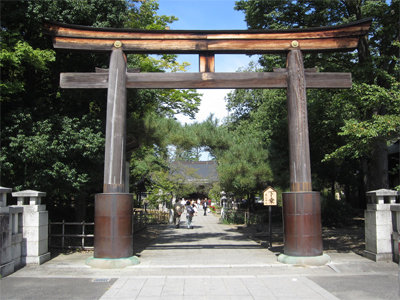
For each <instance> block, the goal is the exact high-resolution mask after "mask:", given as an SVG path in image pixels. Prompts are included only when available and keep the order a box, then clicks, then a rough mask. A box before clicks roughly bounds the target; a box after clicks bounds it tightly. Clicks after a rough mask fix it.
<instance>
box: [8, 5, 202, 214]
mask: <svg viewBox="0 0 400 300" xmlns="http://www.w3.org/2000/svg"><path fill="white" fill-rule="evenodd" d="M0 5H1V41H0V42H1V52H0V55H1V56H0V63H1V78H2V81H1V89H2V94H1V125H0V126H1V154H0V159H1V177H0V178H1V185H3V186H9V187H12V188H13V189H15V190H19V189H28V188H29V189H38V190H42V191H46V192H47V197H46V198H45V201H47V205H48V208H49V210H50V211H57V212H58V213H60V215H59V216H56V215H55V216H54V217H52V219H54V218H56V217H60V218H62V217H65V218H73V216H74V215H75V216H76V219H77V220H82V219H83V218H84V216H85V214H86V212H85V210H86V207H87V206H88V205H92V204H93V199H94V197H93V194H94V193H96V192H99V191H101V189H102V175H101V174H103V168H104V166H103V159H102V156H103V155H104V131H105V125H104V124H105V116H106V114H105V112H106V101H105V99H106V97H107V96H106V95H107V94H106V91H105V90H76V89H74V90H63V89H60V88H59V74H60V72H93V71H94V69H95V67H102V68H108V65H109V54H94V53H68V52H61V51H54V50H52V43H51V39H50V37H47V36H44V35H43V33H42V26H43V25H42V22H43V20H52V21H58V22H64V23H69V24H76V25H85V26H94V27H115V28H123V27H126V26H128V27H129V26H137V27H136V28H148V27H151V26H153V25H154V24H155V25H154V26H156V27H157V28H156V29H161V28H165V26H166V25H167V24H168V23H169V22H172V21H173V20H175V18H174V17H168V16H158V15H157V13H156V12H155V11H154V10H155V9H157V8H158V6H157V3H156V1H146V2H144V3H143V2H142V1H108V0H96V1H91V0H84V1H81V0H64V1H55V0H44V1H2V2H1V3H0ZM144 14H151V16H152V17H151V18H147V17H144V16H143V17H142V15H144ZM138 16H140V17H138ZM133 19H135V20H137V23H135V24H130V20H133ZM128 63H129V66H130V67H140V68H141V69H143V70H144V71H157V72H165V71H166V70H182V69H183V68H184V65H181V64H178V63H177V62H176V57H174V56H171V55H169V56H165V57H159V58H150V57H148V56H144V55H129V56H128ZM199 101H200V99H199V94H197V93H196V92H195V91H193V90H190V91H180V90H165V91H159V90H132V91H129V93H128V117H129V120H128V122H129V124H130V125H131V126H129V130H128V131H129V132H128V133H129V134H130V135H131V136H132V137H133V138H134V139H135V140H136V141H137V144H138V145H140V144H145V142H146V140H152V139H153V140H154V139H156V137H151V136H145V133H146V131H143V128H145V126H144V124H143V121H142V120H143V119H144V117H145V116H147V115H148V114H150V113H152V112H156V114H157V115H158V116H173V115H174V114H175V113H179V112H182V113H184V114H187V115H191V116H193V115H194V113H195V112H196V110H197V109H198V108H197V107H198V105H199ZM148 133H149V134H153V132H151V131H150V132H148ZM71 208H72V209H75V211H73V210H72V211H71ZM61 212H65V213H64V216H61Z"/></svg>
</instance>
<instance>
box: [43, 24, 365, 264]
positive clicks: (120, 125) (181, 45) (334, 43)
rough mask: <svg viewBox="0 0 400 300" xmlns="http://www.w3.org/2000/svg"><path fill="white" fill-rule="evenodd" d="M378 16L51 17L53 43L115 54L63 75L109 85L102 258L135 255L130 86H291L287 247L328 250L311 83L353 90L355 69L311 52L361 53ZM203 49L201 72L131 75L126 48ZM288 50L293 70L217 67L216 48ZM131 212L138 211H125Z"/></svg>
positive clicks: (99, 236) (76, 84)
mask: <svg viewBox="0 0 400 300" xmlns="http://www.w3.org/2000/svg"><path fill="white" fill-rule="evenodd" d="M371 22H372V19H364V20H360V21H357V22H352V23H348V24H342V25H338V26H330V27H320V28H306V29H285V30H191V31H188V30H135V29H114V28H94V27H85V26H77V25H68V24H61V23H55V22H46V23H45V24H44V31H45V33H46V34H48V35H50V36H51V37H52V39H53V46H54V48H56V49H63V50H64V51H71V52H73V51H79V52H82V51H83V52H109V53H111V59H110V68H109V70H108V71H105V72H104V71H103V72H97V73H62V74H61V76H60V85H61V87H62V88H104V89H108V96H107V121H106V147H105V169H104V188H103V194H99V195H98V197H97V198H96V204H95V223H96V227H95V245H94V246H95V255H94V256H95V258H96V257H97V258H124V257H129V256H132V255H133V253H132V243H133V239H132V233H131V223H129V218H131V216H132V209H131V207H132V204H131V203H130V202H129V196H127V195H128V194H125V150H126V138H125V131H126V129H125V126H126V89H127V88H141V89H146V88H151V89H157V88H185V89H187V88H202V89H207V88H212V89H218V88H251V89H256V88H259V89H264V88H268V89H270V88H275V89H281V88H284V89H287V97H288V123H289V155H290V159H289V161H290V166H289V168H290V192H289V193H284V194H283V214H284V253H285V255H288V256H299V257H304V256H305V257H310V256H321V255H322V254H323V253H322V252H323V248H322V228H321V208H320V199H319V193H318V192H312V185H311V168H310V153H309V138H308V117H307V99H306V89H307V88H351V74H350V73H318V72H316V70H314V69H310V70H307V69H304V64H303V53H320V52H338V51H353V50H355V49H356V48H357V46H358V42H359V39H361V38H365V36H366V34H367V33H368V30H369V28H370V26H371ZM140 53H142V54H143V53H145V54H164V53H172V54H198V55H199V73H130V72H127V69H126V57H125V55H126V54H140ZM268 53H271V54H273V53H284V54H287V66H286V68H285V69H277V70H274V72H271V73H269V72H266V73H216V72H215V54H268ZM127 210H130V215H129V214H126V213H125V211H127Z"/></svg>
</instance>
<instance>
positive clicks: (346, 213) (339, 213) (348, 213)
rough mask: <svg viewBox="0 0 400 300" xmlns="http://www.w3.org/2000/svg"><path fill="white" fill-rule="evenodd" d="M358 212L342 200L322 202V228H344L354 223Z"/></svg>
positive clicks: (325, 200)
mask: <svg viewBox="0 0 400 300" xmlns="http://www.w3.org/2000/svg"><path fill="white" fill-rule="evenodd" d="M355 216H357V211H356V210H355V209H354V208H353V207H351V206H350V204H348V203H346V202H345V201H341V200H327V199H322V200H321V218H322V226H327V227H343V226H346V225H349V224H350V223H352V222H353V219H354V217H355Z"/></svg>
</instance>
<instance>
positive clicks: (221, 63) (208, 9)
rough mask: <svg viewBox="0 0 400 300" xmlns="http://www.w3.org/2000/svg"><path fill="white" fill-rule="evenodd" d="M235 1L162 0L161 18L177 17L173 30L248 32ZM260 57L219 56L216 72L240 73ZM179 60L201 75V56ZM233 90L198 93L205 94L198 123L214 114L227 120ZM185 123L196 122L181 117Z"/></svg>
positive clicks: (160, 3)
mask: <svg viewBox="0 0 400 300" xmlns="http://www.w3.org/2000/svg"><path fill="white" fill-rule="evenodd" d="M234 6H235V1H231V0H203V1H198V0H159V10H158V11H157V14H158V15H168V16H171V15H173V16H175V17H177V18H178V19H179V20H178V21H175V22H174V23H172V24H171V25H170V29H171V30H174V29H175V30H177V29H183V30H201V29H203V30H222V29H247V25H246V22H245V21H244V13H243V12H239V11H236V10H234V9H233V8H234ZM251 60H257V57H256V56H253V57H251V58H250V57H248V56H246V55H216V56H215V71H216V72H236V71H237V70H238V69H239V68H241V67H246V66H247V65H248V64H249V62H250V61H251ZM178 61H180V62H182V61H187V62H189V63H191V66H190V67H189V68H188V69H187V70H188V72H198V71H199V64H198V55H179V57H178ZM229 91H230V90H225V89H219V90H203V89H202V90H198V92H199V93H202V94H203V97H202V103H201V106H200V111H199V113H198V114H197V115H196V120H195V121H197V122H202V121H204V120H205V119H206V118H207V117H208V116H209V115H210V113H213V114H214V115H215V117H216V118H218V119H220V120H221V119H223V118H224V117H226V116H227V114H228V113H227V110H226V107H225V100H224V97H225V96H226V94H227V93H228V92H229ZM178 120H179V121H181V123H185V122H187V123H192V122H194V121H192V120H190V119H189V118H187V117H185V116H181V115H178Z"/></svg>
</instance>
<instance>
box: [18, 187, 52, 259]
mask: <svg viewBox="0 0 400 300" xmlns="http://www.w3.org/2000/svg"><path fill="white" fill-rule="evenodd" d="M12 195H13V197H17V198H18V201H17V202H18V206H22V207H23V220H22V234H23V243H22V262H23V263H24V264H39V265H40V264H42V263H44V262H46V261H48V260H49V259H50V252H49V251H48V238H49V213H48V211H46V205H42V204H41V198H42V197H45V196H46V193H44V192H38V191H33V190H26V191H21V192H15V193H12ZM28 199H29V200H28ZM26 202H29V204H25V203H26Z"/></svg>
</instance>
